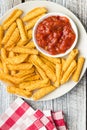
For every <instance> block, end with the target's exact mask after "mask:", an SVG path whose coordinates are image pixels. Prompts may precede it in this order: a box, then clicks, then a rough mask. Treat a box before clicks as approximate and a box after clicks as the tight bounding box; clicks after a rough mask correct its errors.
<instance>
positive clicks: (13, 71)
mask: <svg viewBox="0 0 87 130" xmlns="http://www.w3.org/2000/svg"><path fill="white" fill-rule="evenodd" d="M14 56H15V54H14V52H12V51H10V52H9V57H10V58H13V57H14ZM15 73H16V71H15V70H12V71H11V75H14V74H15Z"/></svg>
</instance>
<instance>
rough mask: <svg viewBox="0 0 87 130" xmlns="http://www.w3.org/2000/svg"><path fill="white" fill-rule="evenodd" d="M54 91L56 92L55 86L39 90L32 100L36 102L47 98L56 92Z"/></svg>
mask: <svg viewBox="0 0 87 130" xmlns="http://www.w3.org/2000/svg"><path fill="white" fill-rule="evenodd" d="M54 90H55V87H54V86H48V87H44V88H41V89H39V90H37V91H36V92H35V93H34V94H33V96H32V98H33V99H34V100H38V99H40V98H42V97H44V96H46V95H47V94H49V93H51V92H52V91H54Z"/></svg>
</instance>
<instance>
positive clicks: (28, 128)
mask: <svg viewBox="0 0 87 130" xmlns="http://www.w3.org/2000/svg"><path fill="white" fill-rule="evenodd" d="M61 113H62V112H61ZM61 113H60V114H58V112H57V113H54V112H51V111H44V112H42V111H40V110H36V111H34V110H33V108H31V106H30V105H28V104H27V103H26V102H24V101H23V100H22V99H21V98H17V99H16V100H15V101H14V102H13V103H12V104H11V105H10V107H9V108H8V109H7V110H6V111H5V113H4V114H2V115H1V117H0V130H57V129H58V130H66V129H65V128H66V126H65V123H64V122H63V121H62V122H63V123H62V122H61V119H63V118H62V117H61V116H62V115H61ZM59 117H60V118H59ZM55 124H56V125H55ZM56 126H57V127H56Z"/></svg>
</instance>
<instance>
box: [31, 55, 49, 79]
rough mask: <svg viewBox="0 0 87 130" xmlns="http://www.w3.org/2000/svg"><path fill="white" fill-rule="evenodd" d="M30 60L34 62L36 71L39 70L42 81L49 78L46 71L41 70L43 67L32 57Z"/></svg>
mask: <svg viewBox="0 0 87 130" xmlns="http://www.w3.org/2000/svg"><path fill="white" fill-rule="evenodd" d="M29 60H30V61H31V62H32V64H33V65H34V66H35V67H36V69H37V71H38V73H39V74H40V76H41V77H42V79H46V78H47V76H46V74H45V72H44V70H43V69H41V67H39V66H38V64H37V62H35V60H34V59H33V58H32V57H30V58H29Z"/></svg>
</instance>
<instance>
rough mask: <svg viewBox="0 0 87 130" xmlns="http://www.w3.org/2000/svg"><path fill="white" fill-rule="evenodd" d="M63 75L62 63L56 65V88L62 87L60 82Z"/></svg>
mask: <svg viewBox="0 0 87 130" xmlns="http://www.w3.org/2000/svg"><path fill="white" fill-rule="evenodd" d="M61 73H62V64H61V63H57V64H56V77H57V79H56V82H55V84H54V86H56V87H59V86H60V80H61Z"/></svg>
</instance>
